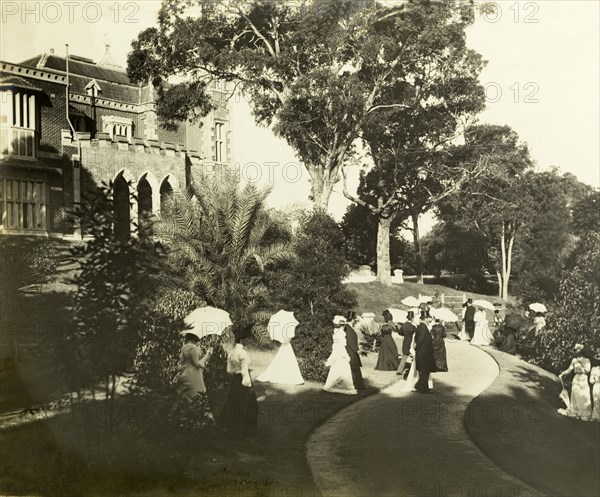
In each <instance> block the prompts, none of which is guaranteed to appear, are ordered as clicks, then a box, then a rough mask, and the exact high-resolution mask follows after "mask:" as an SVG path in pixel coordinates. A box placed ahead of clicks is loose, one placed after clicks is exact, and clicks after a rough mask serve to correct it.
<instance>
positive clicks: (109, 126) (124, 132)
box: [102, 116, 133, 143]
mask: <svg viewBox="0 0 600 497" xmlns="http://www.w3.org/2000/svg"><path fill="white" fill-rule="evenodd" d="M102 129H103V131H104V132H105V133H108V134H109V135H110V138H111V140H118V139H119V138H125V139H127V141H128V142H129V143H132V141H133V121H132V120H131V119H127V118H124V117H118V116H104V117H103V118H102Z"/></svg>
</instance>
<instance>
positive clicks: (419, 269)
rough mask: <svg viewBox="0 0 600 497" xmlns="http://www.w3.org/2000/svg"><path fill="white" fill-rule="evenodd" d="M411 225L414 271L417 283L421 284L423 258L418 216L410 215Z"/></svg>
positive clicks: (415, 214)
mask: <svg viewBox="0 0 600 497" xmlns="http://www.w3.org/2000/svg"><path fill="white" fill-rule="evenodd" d="M411 218H412V223H413V238H414V245H415V270H416V272H417V283H423V256H422V254H421V237H420V236H419V214H418V213H415V212H413V213H412V214H411Z"/></svg>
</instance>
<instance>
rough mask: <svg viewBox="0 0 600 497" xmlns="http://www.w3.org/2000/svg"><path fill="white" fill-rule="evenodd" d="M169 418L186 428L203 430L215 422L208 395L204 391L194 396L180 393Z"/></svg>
mask: <svg viewBox="0 0 600 497" xmlns="http://www.w3.org/2000/svg"><path fill="white" fill-rule="evenodd" d="M169 418H170V421H171V422H172V423H175V424H176V425H178V426H179V427H180V428H183V429H185V430H189V429H192V430H201V429H202V428H204V427H206V426H209V425H212V424H213V423H214V418H213V415H212V412H211V410H210V405H209V403H208V397H207V396H206V393H202V392H200V393H197V394H196V395H193V396H188V395H179V396H178V398H177V401H176V402H175V404H174V405H173V408H172V409H171V413H170V415H169Z"/></svg>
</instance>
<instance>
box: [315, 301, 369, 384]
mask: <svg viewBox="0 0 600 497" xmlns="http://www.w3.org/2000/svg"><path fill="white" fill-rule="evenodd" d="M360 320H361V318H360V317H359V316H358V315H357V314H356V313H355V312H354V311H349V312H348V313H347V314H346V317H344V316H339V315H338V316H335V317H334V318H333V345H332V347H331V354H330V355H329V357H328V359H327V362H326V363H325V365H326V366H328V367H329V374H328V375H327V381H326V382H325V386H324V387H323V390H325V391H326V392H332V393H343V394H347V395H356V394H357V393H358V392H359V391H360V390H364V388H365V385H364V381H363V377H362V373H361V370H360V368H361V366H362V362H361V360H360V356H359V355H358V336H357V335H356V331H354V327H355V326H356V325H357V324H358V323H359V322H360Z"/></svg>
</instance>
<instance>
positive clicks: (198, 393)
mask: <svg viewBox="0 0 600 497" xmlns="http://www.w3.org/2000/svg"><path fill="white" fill-rule="evenodd" d="M184 340H185V343H184V344H183V346H182V347H181V353H180V357H179V376H178V385H179V395H178V398H177V402H176V403H175V405H174V406H173V411H172V414H171V415H172V416H173V417H174V418H175V420H176V421H177V422H178V423H179V425H180V426H181V427H182V428H186V429H188V428H192V429H201V428H203V427H204V426H206V425H208V424H211V423H212V422H213V421H214V419H213V415H212V413H211V410H210V406H209V403H208V397H207V396H206V386H205V383H204V374H203V372H204V370H205V369H206V364H207V363H208V361H209V359H210V357H211V355H212V348H209V349H208V350H207V352H206V354H205V355H204V357H202V356H201V355H200V349H199V348H198V343H199V341H200V337H199V336H198V335H197V334H195V333H194V332H185V333H184Z"/></svg>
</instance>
